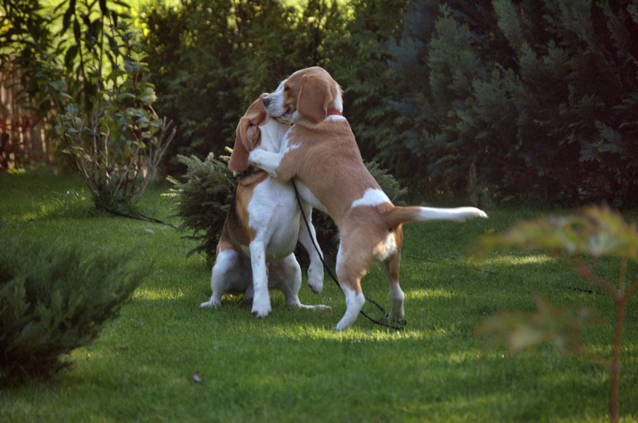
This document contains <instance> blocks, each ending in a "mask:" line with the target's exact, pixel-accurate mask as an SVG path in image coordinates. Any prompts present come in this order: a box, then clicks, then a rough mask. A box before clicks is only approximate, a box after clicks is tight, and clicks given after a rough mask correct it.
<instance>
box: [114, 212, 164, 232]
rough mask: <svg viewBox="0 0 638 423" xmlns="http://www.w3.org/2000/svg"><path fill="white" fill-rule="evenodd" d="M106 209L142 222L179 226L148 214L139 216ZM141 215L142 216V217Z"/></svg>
mask: <svg viewBox="0 0 638 423" xmlns="http://www.w3.org/2000/svg"><path fill="white" fill-rule="evenodd" d="M104 210H105V211H107V212H108V213H111V214H114V215H116V216H120V217H126V218H128V219H135V220H141V221H142V222H153V223H159V224H161V225H166V226H170V227H171V228H175V229H177V226H175V225H173V224H172V223H167V222H162V221H161V220H159V219H155V218H153V217H148V216H144V215H143V214H142V213H139V216H133V215H130V214H126V213H120V212H118V211H115V210H111V209H107V208H105V209H104ZM140 216H141V217H140Z"/></svg>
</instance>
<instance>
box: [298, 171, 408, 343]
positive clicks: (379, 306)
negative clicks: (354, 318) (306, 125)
mask: <svg viewBox="0 0 638 423" xmlns="http://www.w3.org/2000/svg"><path fill="white" fill-rule="evenodd" d="M291 181H292V187H293V188H294V189H295V196H296V197H297V204H298V205H299V210H301V215H302V216H303V221H304V223H305V224H306V228H307V229H308V233H309V234H311V236H310V241H312V245H313V247H315V250H317V254H319V258H320V259H321V263H323V268H324V269H326V272H328V275H330V277H331V278H332V280H333V281H334V282H335V283H336V284H337V286H338V287H339V289H341V285H340V284H339V281H338V280H337V278H336V277H335V275H334V274H333V273H332V271H331V270H330V268H329V267H328V265H327V264H326V262H325V261H324V260H323V255H322V254H321V251H319V247H317V244H315V240H314V238H313V237H312V232H310V224H309V223H308V219H307V218H306V213H305V212H304V211H303V207H302V205H301V198H300V197H299V191H297V185H296V184H295V181H294V179H291ZM341 291H342V292H343V289H341ZM363 295H364V297H365V299H366V301H369V302H371V303H372V304H374V305H375V306H377V307H378V308H379V310H381V312H383V314H384V315H386V316H387V313H386V311H385V309H384V308H383V307H381V305H379V303H377V302H376V301H374V300H373V299H371V298H370V297H368V296H367V295H366V294H363ZM359 313H361V314H362V315H363V317H365V318H366V319H368V320H369V321H371V322H372V323H375V324H377V325H379V326H384V327H386V328H389V329H394V330H403V329H405V325H406V324H407V323H404V325H403V326H392V325H388V324H386V323H383V322H380V321H378V320H375V319H373V318H372V317H370V316H368V315H367V314H365V313H364V312H363V310H361V311H359Z"/></svg>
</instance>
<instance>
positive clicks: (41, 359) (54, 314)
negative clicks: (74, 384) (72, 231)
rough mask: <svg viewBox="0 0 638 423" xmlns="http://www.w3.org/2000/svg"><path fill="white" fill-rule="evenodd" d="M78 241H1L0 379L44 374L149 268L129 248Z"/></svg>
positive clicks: (61, 363)
mask: <svg viewBox="0 0 638 423" xmlns="http://www.w3.org/2000/svg"><path fill="white" fill-rule="evenodd" d="M85 250H86V248H85V247H83V246H80V245H70V244H69V245H61V244H60V243H59V242H51V243H48V244H45V243H37V242H25V241H19V240H15V241H12V242H6V241H3V242H1V243H0V385H2V384H9V383H15V382H18V381H20V380H22V379H24V378H26V377H49V376H52V375H53V374H55V373H56V372H58V371H59V370H60V369H62V368H64V367H66V366H68V365H69V364H70V363H69V362H68V361H65V360H64V356H65V355H66V354H68V353H69V352H70V351H72V350H73V349H75V348H78V347H82V346H86V345H88V344H90V343H91V342H92V341H94V340H95V339H96V337H97V336H98V335H99V333H100V331H101V330H102V328H103V326H104V324H105V323H106V322H107V321H109V320H112V319H114V318H115V317H116V316H117V315H118V312H119V310H120V309H121V307H122V305H123V304H124V303H125V302H126V300H127V299H128V298H129V297H130V295H131V294H132V293H133V291H134V290H135V289H136V288H137V287H138V286H139V285H140V283H141V282H142V280H143V278H144V277H145V276H146V275H148V273H149V271H150V266H132V265H131V262H132V258H131V254H129V253H127V254H119V255H107V254H104V253H91V254H87V253H85V252H84V251H85Z"/></svg>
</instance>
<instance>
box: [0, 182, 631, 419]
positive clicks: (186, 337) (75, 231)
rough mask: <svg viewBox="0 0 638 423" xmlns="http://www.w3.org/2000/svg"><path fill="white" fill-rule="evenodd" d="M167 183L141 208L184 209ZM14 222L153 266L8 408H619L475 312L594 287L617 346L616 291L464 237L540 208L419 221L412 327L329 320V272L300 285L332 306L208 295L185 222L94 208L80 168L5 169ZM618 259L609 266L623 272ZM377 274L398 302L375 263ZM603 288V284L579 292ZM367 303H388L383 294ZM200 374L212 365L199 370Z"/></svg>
mask: <svg viewBox="0 0 638 423" xmlns="http://www.w3.org/2000/svg"><path fill="white" fill-rule="evenodd" d="M166 190H167V187H165V186H161V187H153V188H152V189H150V190H149V191H148V193H147V195H146V197H145V198H144V199H143V203H142V207H143V208H144V210H147V211H149V213H151V214H153V215H154V216H155V217H158V218H160V219H164V220H169V221H172V222H173V223H177V222H175V220H172V219H169V218H168V216H169V215H170V214H171V210H170V209H171V203H170V199H167V198H164V197H161V196H160V194H161V193H162V192H165V191H166ZM0 199H1V200H0V239H7V238H9V237H27V238H36V237H37V238H43V239H51V240H53V239H56V238H63V239H64V240H76V241H80V242H82V243H83V244H84V245H86V248H87V250H89V249H99V250H105V251H114V252H116V251H117V252H120V251H129V250H130V249H131V248H135V249H136V250H139V257H140V259H142V260H154V263H155V265H154V267H155V270H154V272H153V274H152V275H151V276H150V277H149V278H148V280H147V282H146V283H145V284H144V285H143V286H142V287H141V288H140V289H138V290H137V291H136V293H135V295H134V297H133V298H132V300H131V301H130V303H128V304H127V305H126V306H125V307H124V309H123V311H122V313H121V316H120V318H119V319H118V320H115V321H114V322H112V323H110V324H108V325H107V326H106V328H105V330H104V331H103V332H102V335H101V336H100V338H99V339H98V341H97V342H96V343H95V344H93V345H92V346H91V347H89V348H82V349H78V350H76V351H74V352H73V353H72V354H71V355H70V357H69V359H70V360H71V361H72V362H73V363H74V365H73V366H72V367H71V369H70V370H68V371H64V372H62V373H60V374H59V375H57V376H56V377H55V378H54V379H53V380H51V381H48V382H38V381H32V382H28V383H27V384H25V385H22V386H18V387H11V388H7V389H4V390H1V391H0V421H2V422H32V421H41V422H87V421H88V422H134V421H135V422H137V421H140V422H199V421H201V422H253V421H254V422H263V421H266V422H269V421H277V422H279V421H284V422H317V421H322V422H426V421H427V422H510V421H532V422H545V421H552V422H600V421H605V420H607V419H608V417H607V414H608V407H607V403H608V392H609V375H608V371H607V369H606V368H604V367H601V366H598V365H595V364H593V363H592V362H591V361H589V360H587V359H585V358H583V357H561V356H560V355H559V354H558V353H557V352H556V350H555V349H553V347H551V346H542V347H540V348H538V349H536V350H534V351H533V352H527V353H524V354H520V355H517V356H513V357H509V356H507V355H506V354H505V353H504V351H492V352H489V353H487V354H485V355H484V354H483V344H482V343H481V341H480V340H478V339H476V338H474V337H473V336H472V332H473V329H474V328H475V327H476V326H477V325H478V324H479V323H480V322H481V321H482V320H483V319H484V318H486V317H488V316H490V315H492V314H493V313H494V312H496V311H499V310H527V311H532V310H534V302H533V298H532V293H533V292H534V291H539V292H540V293H541V294H543V295H544V296H546V297H547V298H549V299H551V300H552V301H554V302H555V303H557V304H561V305H576V304H587V305H592V306H595V307H596V308H597V310H598V311H599V312H600V314H601V315H603V316H605V317H606V319H605V320H604V321H603V323H601V324H600V325H598V326H597V327H594V328H591V329H588V330H587V331H586V332H585V340H586V346H587V348H589V349H590V350H592V351H596V352H598V353H600V354H602V355H605V356H607V357H609V354H610V345H611V339H612V326H611V321H610V317H611V316H612V315H613V305H612V303H611V301H610V300H609V299H608V298H607V297H606V296H604V295H600V294H599V293H598V292H597V290H595V289H592V288H591V287H589V286H588V285H587V284H586V283H585V282H583V281H581V280H580V279H578V278H577V277H575V276H574V275H573V274H572V273H571V272H570V271H569V270H568V269H567V268H565V267H564V266H562V265H561V264H560V263H559V262H557V261H556V260H555V259H553V258H551V257H548V256H544V255H540V254H524V253H520V252H510V253H507V254H502V255H491V256H489V257H488V258H487V261H486V262H485V264H484V265H483V267H482V269H479V268H478V267H477V266H476V265H475V264H473V263H471V262H468V260H467V258H466V257H465V251H466V250H467V248H468V247H469V246H470V245H471V244H472V243H473V242H474V241H475V240H476V238H477V237H479V236H481V235H482V234H484V233H485V232H486V231H488V230H490V229H495V230H497V231H502V230H504V229H505V228H507V227H509V226H510V225H511V224H513V223H514V222H516V221H517V220H519V219H528V218H533V217H535V216H538V215H539V214H540V211H534V210H528V209H523V208H517V209H508V210H496V211H492V212H491V213H490V219H489V220H482V221H478V220H477V221H470V222H466V223H462V224H454V223H435V224H411V225H406V227H405V238H406V242H405V246H404V249H403V260H402V268H401V278H402V279H401V280H402V283H401V285H402V287H403V290H404V291H405V293H406V306H405V308H406V317H407V320H408V326H407V329H406V330H405V331H404V332H395V331H391V330H386V329H383V328H381V327H379V326H375V325H373V324H372V323H370V322H368V321H366V320H365V319H363V318H362V317H359V319H358V320H357V322H356V323H355V325H354V327H353V328H352V329H350V330H348V331H346V332H343V333H337V332H335V331H333V330H332V329H331V328H332V327H334V325H335V324H336V323H337V322H338V321H339V319H340V318H341V316H342V315H343V313H344V311H345V303H344V299H343V294H342V293H341V292H340V291H339V290H338V289H337V288H336V286H335V285H334V283H332V282H331V281H329V280H327V279H326V281H325V288H324V292H323V294H322V295H321V296H316V295H314V294H312V293H311V292H310V290H309V289H308V288H307V287H306V286H304V287H303V288H302V290H301V292H300V297H301V300H302V302H306V303H314V304H317V303H322V304H328V305H330V306H331V307H332V312H317V311H308V310H296V309H290V308H287V307H286V306H285V305H284V302H283V296H282V295H280V293H278V292H275V293H273V294H272V297H273V313H272V315H271V316H270V317H268V318H266V319H263V320H257V319H255V318H254V317H253V316H252V315H251V313H250V304H248V303H246V302H244V301H243V300H242V299H241V298H236V297H235V298H232V297H225V299H224V304H223V307H222V308H221V309H219V310H212V311H211V310H201V309H199V304H200V303H201V302H202V301H204V300H206V299H207V297H208V296H209V295H210V286H209V281H210V269H208V268H207V267H206V265H205V260H204V259H203V257H201V256H192V257H190V258H186V253H187V252H188V251H190V250H191V249H192V248H193V247H194V245H193V243H192V242H191V241H188V240H184V239H182V238H181V234H180V233H178V232H177V231H175V230H174V229H173V228H171V227H168V226H163V225H158V224H152V223H144V222H139V221H135V220H129V219H123V218H115V217H111V216H108V215H102V214H95V213H90V209H91V207H90V201H89V196H88V194H87V192H86V190H85V189H84V187H83V185H82V181H81V180H77V179H74V178H60V177H55V176H52V175H49V174H35V175H29V174H27V175H4V174H3V175H0ZM613 264H614V263H604V264H603V266H602V268H601V269H602V271H604V272H609V274H613V273H612V272H613V268H614V266H613ZM629 271H630V273H631V275H632V276H633V277H634V278H635V277H637V276H638V271H637V269H636V268H635V267H631V268H630V269H629ZM363 288H364V291H365V292H366V293H367V294H368V295H369V296H371V297H372V298H374V299H375V300H377V301H378V302H380V303H381V304H383V305H384V306H386V307H389V303H390V301H389V298H388V293H387V291H388V288H387V284H386V282H385V280H384V277H383V275H382V272H381V270H380V269H379V267H378V266H377V265H373V266H372V267H371V269H370V272H369V275H368V276H367V277H366V278H365V279H364V282H363ZM579 289H589V290H592V291H594V293H587V292H585V291H579ZM366 310H368V311H369V312H370V314H373V315H375V316H377V315H378V314H377V313H376V311H375V309H374V308H373V307H370V306H369V305H366ZM622 359H623V368H622V376H621V398H620V410H621V417H622V418H623V421H626V422H629V421H638V388H637V387H638V301H637V300H636V299H635V298H634V299H633V300H632V301H631V302H630V303H629V305H628V307H627V315H626V321H625V332H624V341H623V350H622ZM195 373H198V375H199V376H200V377H201V379H202V381H201V382H200V383H196V382H194V381H193V374H195Z"/></svg>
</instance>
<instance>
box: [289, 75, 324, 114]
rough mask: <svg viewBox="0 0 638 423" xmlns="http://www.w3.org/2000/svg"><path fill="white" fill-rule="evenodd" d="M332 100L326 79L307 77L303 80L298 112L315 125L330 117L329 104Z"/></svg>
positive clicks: (298, 99) (298, 98)
mask: <svg viewBox="0 0 638 423" xmlns="http://www.w3.org/2000/svg"><path fill="white" fill-rule="evenodd" d="M331 100H332V94H331V93H330V86H329V84H328V81H326V80H325V78H321V77H318V76H315V75H306V76H304V77H303V78H302V79H301V90H300V91H299V97H297V112H299V113H300V114H302V115H304V116H305V117H307V118H308V119H310V120H311V121H313V122H314V123H320V122H323V121H324V119H326V117H327V116H328V103H330V101H331Z"/></svg>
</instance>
